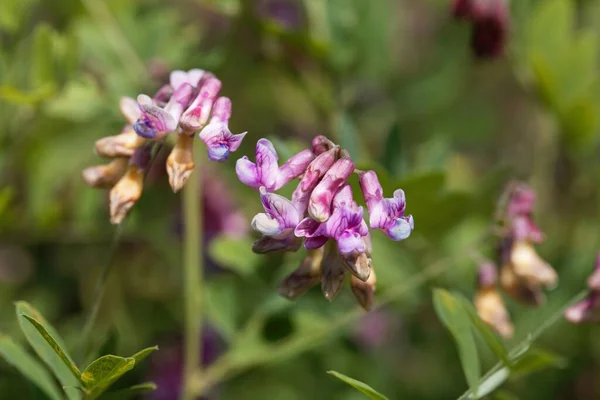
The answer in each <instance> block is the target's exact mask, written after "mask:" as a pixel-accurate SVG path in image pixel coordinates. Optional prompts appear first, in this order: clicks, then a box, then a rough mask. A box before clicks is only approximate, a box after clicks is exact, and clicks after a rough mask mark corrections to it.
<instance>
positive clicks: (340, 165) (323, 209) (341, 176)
mask: <svg viewBox="0 0 600 400" xmlns="http://www.w3.org/2000/svg"><path fill="white" fill-rule="evenodd" d="M353 171H354V163H353V162H352V160H351V159H350V158H348V157H344V158H341V159H339V160H337V161H336V162H335V164H333V166H332V167H331V168H330V169H329V171H327V173H326V174H325V176H324V177H323V179H322V180H321V182H319V184H318V185H317V186H316V187H315V189H314V190H313V191H312V193H311V195H310V200H309V203H308V213H309V214H310V216H311V217H312V218H314V219H316V220H317V221H320V222H325V221H327V220H328V219H329V217H330V215H331V205H332V204H331V203H332V201H333V196H334V194H335V192H336V191H337V190H338V189H339V188H340V187H341V186H342V185H343V184H344V183H346V179H348V177H349V176H350V174H352V172H353Z"/></svg>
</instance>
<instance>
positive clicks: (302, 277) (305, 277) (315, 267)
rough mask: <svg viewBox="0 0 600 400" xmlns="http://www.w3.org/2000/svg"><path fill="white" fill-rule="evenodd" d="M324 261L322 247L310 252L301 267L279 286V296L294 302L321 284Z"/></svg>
mask: <svg viewBox="0 0 600 400" xmlns="http://www.w3.org/2000/svg"><path fill="white" fill-rule="evenodd" d="M322 260H323V248H322V247H321V248H319V249H316V250H308V251H307V255H306V257H305V258H304V260H303V261H302V264H300V267H298V268H297V269H296V270H295V271H294V272H292V273H291V274H290V275H288V276H287V277H286V278H285V279H284V280H283V282H281V285H279V294H280V295H281V296H283V297H286V298H288V299H290V300H294V299H295V298H297V297H299V296H301V295H303V294H304V293H306V291H308V290H309V289H310V288H311V287H313V286H315V285H316V284H317V283H319V280H320V279H321V261H322Z"/></svg>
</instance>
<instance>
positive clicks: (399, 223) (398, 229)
mask: <svg viewBox="0 0 600 400" xmlns="http://www.w3.org/2000/svg"><path fill="white" fill-rule="evenodd" d="M413 229H414V222H413V218H412V215H409V216H407V217H400V218H396V220H395V221H394V222H393V223H392V224H391V225H390V226H388V227H387V229H386V230H385V233H386V235H388V236H389V238H390V239H392V240H395V241H400V240H404V239H406V238H407V237H409V236H410V233H411V232H412V230H413Z"/></svg>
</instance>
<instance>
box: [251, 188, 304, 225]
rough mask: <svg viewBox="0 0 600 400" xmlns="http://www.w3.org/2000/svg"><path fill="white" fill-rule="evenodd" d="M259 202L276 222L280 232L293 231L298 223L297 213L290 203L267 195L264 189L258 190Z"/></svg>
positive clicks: (278, 197) (277, 196) (278, 196)
mask: <svg viewBox="0 0 600 400" xmlns="http://www.w3.org/2000/svg"><path fill="white" fill-rule="evenodd" d="M260 200H261V202H262V204H263V207H264V209H265V212H266V213H267V214H268V215H269V216H270V217H271V218H274V219H275V220H277V222H278V223H279V226H280V228H281V230H282V231H283V230H285V229H293V228H295V227H296V225H298V222H300V217H299V216H298V212H297V211H296V209H295V208H294V205H293V204H292V202H291V201H289V200H288V199H286V198H285V197H283V196H280V195H278V194H275V193H268V192H267V190H266V188H265V187H264V186H262V187H261V188H260Z"/></svg>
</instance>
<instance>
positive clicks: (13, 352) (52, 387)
mask: <svg viewBox="0 0 600 400" xmlns="http://www.w3.org/2000/svg"><path fill="white" fill-rule="evenodd" d="M0 355H2V357H3V358H4V359H5V360H6V361H7V362H8V363H9V364H10V365H12V366H13V367H15V368H16V369H18V370H19V372H20V373H22V374H23V375H24V376H25V377H26V378H27V379H29V380H30V381H31V382H33V383H34V384H35V385H36V386H37V387H39V388H40V389H41V390H42V391H43V392H44V393H45V394H46V395H47V396H48V397H49V398H50V399H52V400H61V399H63V395H62V393H61V392H60V390H59V388H58V386H56V383H55V381H54V380H53V379H52V376H51V375H50V374H49V373H48V371H46V369H45V368H44V367H43V366H42V365H41V364H40V363H39V361H38V360H36V359H35V358H33V357H32V356H31V355H30V354H29V353H28V352H27V351H25V349H23V348H22V347H21V346H19V345H18V344H16V343H15V342H13V341H12V339H11V338H9V337H8V336H4V335H0Z"/></svg>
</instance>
